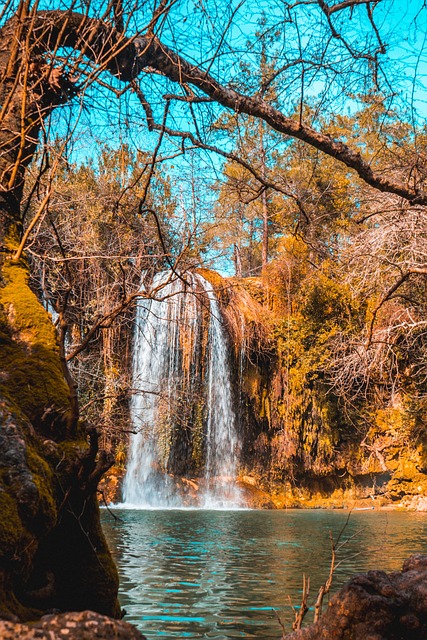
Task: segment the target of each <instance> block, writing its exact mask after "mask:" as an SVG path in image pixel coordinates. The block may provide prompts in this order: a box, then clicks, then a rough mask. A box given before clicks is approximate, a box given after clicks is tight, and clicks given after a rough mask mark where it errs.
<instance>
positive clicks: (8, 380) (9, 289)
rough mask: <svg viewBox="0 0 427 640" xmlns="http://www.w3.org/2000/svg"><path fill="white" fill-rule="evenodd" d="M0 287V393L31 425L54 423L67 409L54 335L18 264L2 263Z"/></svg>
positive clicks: (23, 268) (61, 420)
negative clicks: (1, 283)
mask: <svg viewBox="0 0 427 640" xmlns="http://www.w3.org/2000/svg"><path fill="white" fill-rule="evenodd" d="M2 275H3V284H4V286H3V287H2V288H0V393H1V394H2V395H4V396H5V397H7V398H9V399H10V400H11V401H12V402H13V403H14V404H15V405H17V406H18V407H19V409H20V411H22V412H23V413H24V414H25V415H26V416H27V417H28V418H29V419H30V421H31V422H32V423H33V424H36V425H38V426H40V425H41V424H43V426H44V428H45V427H46V425H51V426H52V428H53V426H54V425H56V426H58V425H59V424H64V423H65V422H66V420H67V417H68V414H69V411H70V409H69V390H68V387H67V385H66V383H65V380H64V377H63V374H62V369H61V363H60V359H59V349H58V345H57V337H56V331H55V328H54V326H53V325H52V322H51V319H50V317H49V315H48V313H47V311H45V310H44V309H43V307H42V306H41V304H40V302H39V301H38V299H37V297H36V295H35V294H34V293H33V292H32V291H31V289H30V288H29V286H28V270H27V268H26V266H25V264H24V263H19V264H13V263H11V262H7V263H5V264H4V265H3V270H2Z"/></svg>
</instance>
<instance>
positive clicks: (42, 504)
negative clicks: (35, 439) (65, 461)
mask: <svg viewBox="0 0 427 640" xmlns="http://www.w3.org/2000/svg"><path fill="white" fill-rule="evenodd" d="M27 463H28V468H29V469H30V471H31V473H32V477H33V482H34V484H35V485H36V487H37V492H38V496H39V503H38V505H37V517H36V519H35V521H34V525H35V527H36V528H39V529H41V530H42V532H44V531H46V530H49V529H50V528H51V527H53V526H54V524H55V522H56V518H57V513H58V511H57V507H56V502H55V498H54V495H53V487H54V485H55V481H54V478H53V471H52V469H51V468H50V466H49V465H48V464H47V462H46V461H45V460H43V459H42V458H41V457H40V456H39V455H38V453H37V452H36V450H35V449H34V448H33V447H30V446H27ZM37 525H39V526H38V527H37Z"/></svg>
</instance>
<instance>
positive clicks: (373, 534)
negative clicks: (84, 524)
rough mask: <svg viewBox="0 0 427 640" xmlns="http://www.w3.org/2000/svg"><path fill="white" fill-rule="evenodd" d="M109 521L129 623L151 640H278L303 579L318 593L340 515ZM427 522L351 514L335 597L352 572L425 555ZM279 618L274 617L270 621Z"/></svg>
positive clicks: (197, 515) (417, 517) (125, 514)
mask: <svg viewBox="0 0 427 640" xmlns="http://www.w3.org/2000/svg"><path fill="white" fill-rule="evenodd" d="M119 515H120V518H121V521H118V522H112V521H111V519H110V518H111V517H110V516H109V514H108V512H106V511H104V512H103V523H104V530H105V533H106V536H107V538H108V541H109V544H110V548H111V549H112V551H113V554H114V556H115V559H116V561H117V564H118V567H119V572H120V578H121V591H120V599H121V603H122V606H123V607H124V608H125V609H126V611H127V616H126V620H128V621H129V622H132V623H134V624H136V625H137V626H138V627H139V628H140V629H141V631H142V632H143V633H144V634H145V635H146V636H147V638H149V639H150V640H151V639H152V638H169V639H172V638H198V639H199V640H202V639H210V640H228V639H232V638H259V639H262V640H273V639H274V640H277V638H279V637H280V635H281V629H280V626H279V623H278V620H277V614H278V615H279V616H280V618H281V619H282V620H283V621H285V623H286V624H287V626H288V630H290V621H291V619H292V610H291V608H290V605H289V598H288V596H290V597H291V599H292V601H293V603H295V604H296V603H298V602H299V601H300V598H301V587H302V574H303V573H306V574H307V575H310V578H311V593H312V594H313V597H314V594H316V592H317V590H318V588H319V586H320V584H321V583H322V581H324V580H325V578H326V577H327V574H328V572H329V564H330V541H329V531H332V533H333V535H334V536H335V537H337V536H338V535H339V532H340V531H341V529H342V527H343V525H344V524H345V521H346V519H347V516H348V513H347V512H343V511H317V510H316V511H292V510H289V511H243V510H242V511H231V512H227V511H194V510H192V511H172V510H168V511H154V510H153V511H141V510H139V511H132V510H128V509H127V510H123V511H120V512H119ZM426 533H427V515H425V514H418V513H417V514H415V513H398V512H374V511H370V512H354V513H353V514H352V515H351V517H350V520H349V522H348V525H347V527H346V529H345V531H344V533H343V536H342V540H347V543H346V544H345V545H344V547H343V548H342V549H341V552H340V553H341V555H340V560H342V563H341V564H340V566H339V567H338V569H337V571H336V576H335V581H334V589H337V588H338V587H339V586H340V585H341V584H342V583H343V582H345V580H347V579H348V578H349V577H350V576H351V575H353V574H354V573H358V572H361V571H366V570H368V569H371V568H382V569H385V570H389V571H390V570H397V569H399V568H400V566H401V564H402V561H403V560H404V559H405V558H406V557H407V556H408V555H410V554H411V553H415V552H424V553H427V536H426ZM275 612H277V614H276V613H275Z"/></svg>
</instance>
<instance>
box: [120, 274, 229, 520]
mask: <svg viewBox="0 0 427 640" xmlns="http://www.w3.org/2000/svg"><path fill="white" fill-rule="evenodd" d="M151 290H152V292H156V294H155V296H153V297H152V298H148V297H147V298H146V299H145V298H141V299H140V300H139V301H138V306H137V313H136V323H135V324H136V329H135V338H134V358H133V387H134V393H133V398H132V403H131V418H132V424H133V431H134V433H133V434H132V435H131V440H130V446H129V456H128V465H127V472H126V476H125V480H124V485H123V497H124V503H125V504H126V505H128V506H136V507H152V508H174V507H175V508H178V507H182V506H184V505H185V506H199V507H204V508H218V507H236V506H239V505H240V503H241V499H240V492H239V490H238V488H237V487H236V484H235V478H236V463H237V458H238V441H237V435H236V428H235V427H236V425H235V423H236V420H235V415H234V411H233V399H232V389H231V381H230V369H229V361H228V345H227V339H226V334H225V332H224V328H223V324H222V318H221V311H220V308H219V304H218V301H217V298H216V295H215V293H214V291H213V289H212V285H210V284H209V282H208V281H207V280H206V279H205V278H203V277H202V276H201V275H199V274H189V273H186V274H185V276H184V277H183V278H182V279H181V278H177V277H176V276H173V274H171V273H169V272H164V273H160V274H157V275H156V276H155V278H154V280H153V283H152V287H151ZM207 322H208V323H209V329H208V330H207V331H206V330H205V328H206V326H207V324H206V323H207ZM189 474H190V475H193V476H198V477H200V476H201V479H200V489H199V491H198V494H197V497H194V496H193V499H192V500H190V501H189V500H188V498H186V499H185V500H184V498H183V491H182V484H181V486H179V482H177V478H178V477H179V476H186V475H189Z"/></svg>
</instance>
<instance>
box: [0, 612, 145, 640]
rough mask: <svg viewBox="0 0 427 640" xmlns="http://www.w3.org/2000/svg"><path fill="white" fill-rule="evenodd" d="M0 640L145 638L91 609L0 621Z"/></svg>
mask: <svg viewBox="0 0 427 640" xmlns="http://www.w3.org/2000/svg"><path fill="white" fill-rule="evenodd" d="M0 638H1V639H2V640H16V639H17V638H19V639H20V640H36V639H37V640H93V639H95V638H96V639H97V640H145V636H143V635H142V633H141V632H140V631H138V630H137V629H136V628H135V627H133V626H132V625H131V624H129V623H128V622H123V621H122V620H112V619H111V618H107V617H106V616H101V615H99V614H98V613H94V612H93V611H80V612H77V613H61V614H58V615H49V616H44V617H43V618H42V619H41V620H40V621H39V622H37V623H36V624H34V625H31V626H29V625H26V624H20V623H17V622H9V621H0Z"/></svg>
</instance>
